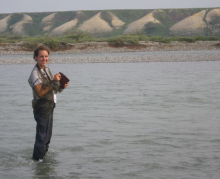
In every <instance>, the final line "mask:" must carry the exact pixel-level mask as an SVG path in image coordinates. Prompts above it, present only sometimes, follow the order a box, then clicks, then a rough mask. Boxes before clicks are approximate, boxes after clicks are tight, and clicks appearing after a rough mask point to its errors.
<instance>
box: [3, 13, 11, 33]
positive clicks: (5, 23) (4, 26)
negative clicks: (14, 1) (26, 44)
mask: <svg viewBox="0 0 220 179" xmlns="http://www.w3.org/2000/svg"><path fill="white" fill-rule="evenodd" d="M10 18H11V15H8V16H7V17H5V18H4V19H1V20H0V32H5V31H6V30H7V28H8V21H9V20H10Z"/></svg>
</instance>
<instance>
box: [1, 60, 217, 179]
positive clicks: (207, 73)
mask: <svg viewBox="0 0 220 179" xmlns="http://www.w3.org/2000/svg"><path fill="white" fill-rule="evenodd" d="M49 67H50V69H51V71H52V72H53V73H54V74H55V73H57V72H59V71H61V72H63V73H64V74H66V75H67V76H68V77H69V78H70V80H71V81H70V85H69V87H68V88H67V89H66V90H65V91H64V92H63V93H61V94H58V104H57V107H56V109H55V113H54V128H53V136H52V141H51V144H50V150H49V152H48V154H47V156H46V158H45V160H44V161H43V162H42V163H36V162H34V161H32V160H31V155H32V150H33V145H34V136H35V127H36V126H35V125H36V124H35V121H34V118H33V114H32V109H31V99H32V94H31V88H30V87H29V86H28V83H27V79H28V77H29V75H30V72H31V70H32V68H33V64H31V65H0V71H1V74H2V75H1V80H0V86H1V90H0V99H1V102H0V111H1V115H0V121H1V125H0V138H1V140H0V176H1V178H42V179H43V178H45V179H46V178H104V179H106V178H109V179H112V178H121V179H128V178H131V179H133V178H138V179H141V178H143V179H144V178H152V179H155V178H161V179H168V178H169V179H176V178H182V179H183V178H196V179H207V178H210V179H218V178H219V177H220V175H219V170H220V164H219V160H220V154H219V150H220V138H219V127H220V120H219V114H220V112H219V108H220V103H219V101H220V93H219V91H220V62H184V63H181V62H176V63H173V62H170V63H162V62H157V63H112V64H102V63H99V64H59V65H58V64H50V65H49Z"/></svg>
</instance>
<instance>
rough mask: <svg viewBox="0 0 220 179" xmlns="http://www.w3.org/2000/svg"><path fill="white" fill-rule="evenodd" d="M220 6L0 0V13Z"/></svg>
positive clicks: (182, 1) (204, 1)
mask: <svg viewBox="0 0 220 179" xmlns="http://www.w3.org/2000/svg"><path fill="white" fill-rule="evenodd" d="M206 7H220V0H0V13H1V14H3V13H14V12H48V11H49V12H51V11H77V10H103V9H168V8H206Z"/></svg>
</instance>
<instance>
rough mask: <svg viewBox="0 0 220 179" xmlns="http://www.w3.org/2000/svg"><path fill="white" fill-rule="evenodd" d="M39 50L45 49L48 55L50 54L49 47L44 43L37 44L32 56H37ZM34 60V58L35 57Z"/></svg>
mask: <svg viewBox="0 0 220 179" xmlns="http://www.w3.org/2000/svg"><path fill="white" fill-rule="evenodd" d="M41 50H45V51H47V53H48V55H49V54H50V49H49V48H48V47H47V46H46V45H42V44H41V45H38V46H37V48H36V49H35V50H34V55H33V58H34V59H35V57H37V56H38V54H39V51H41ZM35 60H36V59H35Z"/></svg>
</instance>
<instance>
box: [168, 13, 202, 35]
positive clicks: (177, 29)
mask: <svg viewBox="0 0 220 179" xmlns="http://www.w3.org/2000/svg"><path fill="white" fill-rule="evenodd" d="M205 14H206V10H203V11H201V12H199V13H196V14H194V15H192V16H190V17H187V18H185V19H183V20H182V21H180V22H178V23H176V24H174V25H173V26H172V27H170V29H169V31H170V33H171V34H172V35H180V36H192V35H204V29H205V27H206V23H205V22H204V21H203V18H204V16H205Z"/></svg>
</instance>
